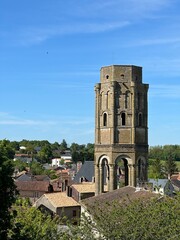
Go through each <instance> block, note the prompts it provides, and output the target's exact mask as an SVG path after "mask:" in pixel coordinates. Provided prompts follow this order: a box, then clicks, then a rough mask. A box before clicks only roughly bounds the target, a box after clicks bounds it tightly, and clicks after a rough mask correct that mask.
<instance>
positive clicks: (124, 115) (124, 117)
mask: <svg viewBox="0 0 180 240" xmlns="http://www.w3.org/2000/svg"><path fill="white" fill-rule="evenodd" d="M121 123H122V126H125V125H126V114H125V113H121Z"/></svg>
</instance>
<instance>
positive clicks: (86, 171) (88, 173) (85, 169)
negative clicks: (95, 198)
mask: <svg viewBox="0 0 180 240" xmlns="http://www.w3.org/2000/svg"><path fill="white" fill-rule="evenodd" d="M93 176H94V161H86V162H84V164H82V166H81V168H80V170H79V171H78V172H77V174H76V176H75V177H74V179H73V182H74V183H79V182H80V179H81V178H82V177H84V178H85V179H86V180H87V181H88V182H91V181H92V178H93Z"/></svg>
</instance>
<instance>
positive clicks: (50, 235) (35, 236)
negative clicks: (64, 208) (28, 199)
mask: <svg viewBox="0 0 180 240" xmlns="http://www.w3.org/2000/svg"><path fill="white" fill-rule="evenodd" d="M14 211H16V216H15V217H14V219H13V228H12V229H10V230H9V234H8V239H12V240H18V239H26V240H40V239H41V240H49V239H52V240H53V239H54V240H58V239H63V238H61V236H63V234H62V233H60V232H59V231H58V223H59V222H58V220H57V219H51V216H50V215H45V214H43V213H42V212H41V211H40V210H38V209H36V208H34V207H28V206H26V205H24V204H23V205H21V206H17V205H16V206H15V207H14ZM64 235H65V234H64Z"/></svg>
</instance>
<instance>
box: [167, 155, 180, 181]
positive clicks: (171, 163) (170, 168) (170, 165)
mask: <svg viewBox="0 0 180 240" xmlns="http://www.w3.org/2000/svg"><path fill="white" fill-rule="evenodd" d="M164 171H165V175H166V177H171V175H172V174H173V173H175V172H177V171H178V169H177V165H176V162H175V160H174V158H173V156H172V155H171V154H170V155H167V157H166V161H165V163H164Z"/></svg>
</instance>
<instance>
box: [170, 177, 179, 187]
mask: <svg viewBox="0 0 180 240" xmlns="http://www.w3.org/2000/svg"><path fill="white" fill-rule="evenodd" d="M171 183H172V184H173V185H175V186H176V187H178V188H179V189H180V180H178V179H172V180H171Z"/></svg>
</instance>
